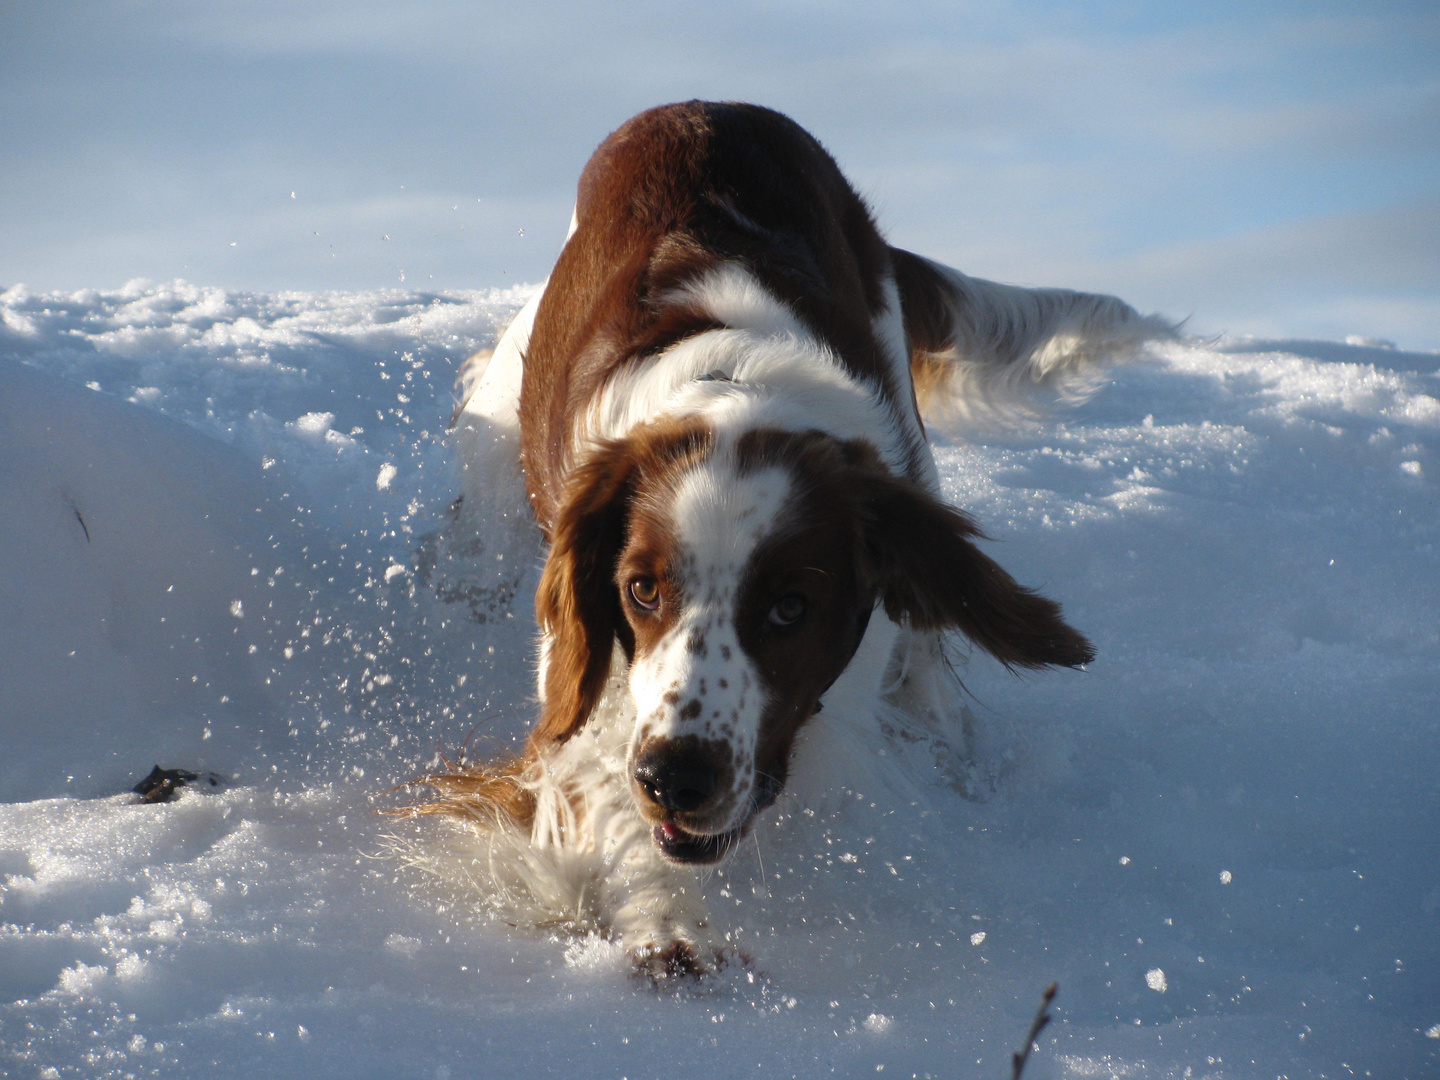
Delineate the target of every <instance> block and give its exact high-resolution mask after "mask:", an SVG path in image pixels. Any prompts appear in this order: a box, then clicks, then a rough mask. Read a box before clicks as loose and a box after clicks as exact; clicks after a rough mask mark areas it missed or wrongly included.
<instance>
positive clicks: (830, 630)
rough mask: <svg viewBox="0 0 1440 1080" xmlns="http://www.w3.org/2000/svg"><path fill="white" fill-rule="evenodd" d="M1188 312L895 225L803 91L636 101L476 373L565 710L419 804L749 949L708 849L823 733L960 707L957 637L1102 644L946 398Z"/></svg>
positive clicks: (657, 938)
mask: <svg viewBox="0 0 1440 1080" xmlns="http://www.w3.org/2000/svg"><path fill="white" fill-rule="evenodd" d="M1169 332H1170V328H1169V327H1168V326H1166V325H1165V324H1164V323H1162V322H1160V321H1159V320H1156V319H1153V318H1142V317H1141V316H1139V315H1137V314H1136V313H1135V311H1134V310H1132V309H1131V308H1129V307H1128V306H1126V305H1125V304H1123V303H1121V302H1120V301H1119V300H1116V299H1114V298H1113V297H1106V296H1094V295H1086V294H1081V293H1074V292H1068V291H1063V290H1028V289H1020V288H1015V287H1010V286H1004V285H997V284H994V283H991V282H986V281H980V280H977V279H974V278H969V277H966V276H964V275H962V274H960V273H959V272H957V271H955V270H951V269H949V268H946V267H943V266H940V265H938V264H936V263H933V262H930V261H928V260H925V259H923V258H921V257H919V256H917V255H913V254H910V253H909V252H906V251H901V250H899V249H896V248H893V247H890V246H889V245H887V244H886V242H885V241H884V239H883V238H882V237H881V236H880V234H879V232H878V231H877V230H876V227H875V225H874V223H873V221H872V220H871V217H870V214H869V212H868V210H867V208H866V206H865V204H864V202H863V201H862V200H861V199H860V197H859V196H858V195H856V193H855V192H854V191H853V190H852V189H851V187H850V186H849V184H848V183H847V182H846V180H845V178H844V177H843V176H842V175H841V174H840V171H839V169H838V168H837V167H836V165H835V163H834V161H833V160H832V159H831V158H830V156H829V155H828V154H827V153H826V152H825V150H824V149H822V148H821V146H820V145H819V143H817V142H816V141H815V139H813V138H812V137H811V136H810V135H808V134H807V133H806V132H805V131H803V130H802V129H801V128H800V127H798V126H797V125H796V124H795V123H794V122H792V121H791V120H789V119H787V118H786V117H784V116H782V115H780V114H778V113H775V112H772V111H770V110H767V109H763V108H758V107H756V106H752V105H742V104H713V103H706V102H687V103H685V104H680V105H670V106H665V107H662V108H657V109H652V110H650V111H648V112H645V113H642V114H641V115H639V116H637V117H635V118H634V119H633V120H631V121H629V122H628V123H627V124H625V125H624V126H623V127H621V128H620V129H619V130H618V131H616V132H615V133H614V134H612V135H611V136H610V137H609V138H608V139H606V140H605V142H604V143H602V144H601V146H600V148H599V149H598V150H597V151H596V152H595V154H594V156H593V157H592V158H591V159H590V162H589V164H588V165H587V166H586V168H585V171H584V173H583V175H582V176H581V178H580V185H579V193H578V198H577V203H576V209H575V218H574V222H573V224H572V228H571V232H570V236H569V238H568V240H567V242H566V244H565V247H564V250H563V251H562V252H561V254H560V258H559V261H558V262H557V263H556V265H555V268H554V271H553V273H552V274H551V276H550V278H549V280H548V281H547V283H546V285H545V287H544V289H543V291H542V293H541V294H540V295H538V296H537V297H535V299H533V300H532V301H531V302H530V303H529V304H528V305H527V306H526V307H525V309H524V310H523V311H522V312H521V313H520V314H519V316H517V318H516V320H515V321H514V323H513V324H512V325H511V326H510V328H509V330H508V331H507V332H506V334H505V336H504V338H503V339H502V340H501V342H500V343H499V345H498V346H497V348H496V350H495V353H494V355H493V357H492V358H491V359H490V361H489V363H488V365H487V366H484V367H483V368H479V367H478V366H477V368H476V369H473V370H472V371H471V372H470V373H469V378H468V385H467V387H466V390H467V397H466V399H465V402H464V404H463V405H462V409H461V411H460V413H459V414H458V424H457V426H458V428H459V430H460V447H461V455H462V457H463V459H464V466H465V469H466V476H467V480H466V493H465V495H464V499H465V500H466V505H467V507H468V520H469V521H470V522H471V523H472V525H473V526H474V527H475V528H477V529H480V530H482V531H483V530H484V529H487V528H488V529H489V530H490V532H491V534H492V536H491V539H490V541H489V545H490V547H491V548H493V549H494V550H495V553H496V557H502V558H503V557H504V555H505V554H506V552H507V550H509V551H510V552H512V553H513V552H514V551H517V550H521V548H520V546H519V545H518V544H517V543H515V542H512V541H507V540H505V539H504V538H503V537H500V538H498V539H497V538H496V536H497V534H496V527H495V524H494V522H493V521H492V522H490V523H488V524H486V523H485V522H484V521H483V519H484V518H485V517H486V516H487V515H489V516H491V517H494V518H497V519H498V518H501V517H503V516H504V514H503V513H502V512H501V510H500V507H501V506H502V505H503V499H504V496H505V491H506V489H507V487H508V488H509V489H511V491H512V497H511V500H510V501H511V503H512V504H513V503H514V502H515V501H516V500H515V499H514V498H513V490H514V489H515V488H516V487H518V485H519V484H520V483H521V482H522V481H521V469H522V468H523V484H524V486H525V488H526V490H527V492H528V498H529V502H530V505H531V507H532V508H533V512H534V516H535V518H536V519H537V520H538V523H539V526H540V529H541V531H542V532H543V534H544V538H545V540H546V541H548V544H549V550H548V555H547V556H546V558H545V563H544V569H543V573H542V575H541V579H540V584H539V589H538V593H537V596H536V611H537V615H538V618H539V623H540V630H541V640H540V700H541V707H540V715H539V719H538V721H537V722H536V724H535V726H534V729H533V731H532V732H531V734H530V737H529V740H528V743H527V745H526V748H525V751H524V753H523V755H521V756H520V757H518V758H516V759H514V760H510V761H505V762H499V763H496V764H495V765H494V766H493V767H488V768H481V769H471V770H459V771H456V772H453V773H450V774H446V775H443V776H438V777H431V778H428V779H429V782H431V783H432V784H434V785H435V786H437V787H438V788H439V789H440V791H441V793H442V795H441V798H440V800H439V801H437V802H435V803H432V804H429V805H427V806H425V807H424V808H423V809H424V811H426V812H434V813H444V814H452V815H456V816H460V817H464V818H468V819H470V820H472V821H478V822H480V823H481V824H482V825H483V826H484V829H483V830H482V831H483V832H484V834H485V835H486V836H488V837H489V838H490V839H489V842H490V843H491V844H492V845H498V847H492V849H491V850H490V857H489V860H488V865H489V867H490V872H493V873H494V874H495V875H496V876H497V879H504V880H500V881H499V883H498V885H497V889H498V890H500V891H503V892H505V893H507V895H509V896H510V898H511V899H512V901H513V898H514V895H515V894H516V893H517V891H518V892H523V893H525V895H526V896H527V897H529V898H530V900H529V902H530V903H531V904H532V906H533V907H534V908H535V914H534V916H533V918H534V921H537V922H542V921H545V920H546V917H547V915H546V913H547V912H548V913H549V917H550V918H552V919H554V918H560V919H564V920H568V921H570V922H572V923H576V924H578V925H580V926H582V927H584V928H588V929H595V930H599V931H600V932H602V933H606V934H609V935H611V936H613V937H615V938H616V939H618V940H619V941H620V942H621V943H622V944H623V945H624V946H625V947H626V948H627V949H628V950H629V951H630V953H631V955H632V956H633V957H634V958H635V960H636V961H637V963H639V964H640V965H641V966H642V967H644V968H646V969H648V970H650V971H652V972H654V973H657V974H665V973H673V972H679V971H688V972H701V971H704V970H706V969H707V968H708V967H710V966H711V965H713V964H714V963H715V962H716V961H717V960H718V959H719V958H721V957H722V956H723V955H724V946H723V941H722V939H721V938H720V936H719V935H717V934H716V933H715V931H713V930H712V929H711V928H710V926H709V925H708V916H707V915H706V912H705V907H704V904H703V902H702V901H701V899H700V897H699V895H698V890H697V886H696V882H695V877H694V874H693V871H692V868H693V867H695V866H698V865H704V864H710V863H715V862H718V861H720V860H722V859H724V858H725V857H726V855H727V854H728V853H729V852H731V851H732V850H733V849H734V847H735V845H736V844H737V843H738V842H739V841H740V840H741V839H742V838H744V837H745V836H746V835H747V834H748V833H749V832H750V831H751V830H752V829H753V828H754V827H755V823H756V819H757V817H758V816H759V815H760V814H761V813H762V812H763V811H764V810H765V809H766V808H767V807H769V806H770V805H771V804H772V803H774V802H775V801H776V799H777V797H778V796H779V795H780V794H781V793H782V792H784V791H785V790H786V787H787V779H788V778H790V776H791V774H792V770H795V769H803V768H804V765H805V763H804V760H803V759H804V758H805V756H806V755H807V754H809V755H811V756H812V757H813V758H814V759H815V760H821V761H823V760H824V759H825V754H824V749H823V743H824V740H825V739H826V738H827V731H830V730H832V729H834V728H836V727H837V726H848V727H850V728H852V729H853V728H855V727H857V726H858V727H865V726H867V725H868V726H869V727H870V728H872V729H874V728H876V727H877V726H878V725H880V724H881V723H882V722H883V718H885V717H887V716H888V717H893V716H895V715H896V714H897V713H904V712H907V711H908V712H909V713H910V714H912V715H913V716H919V715H920V714H926V713H929V714H940V713H943V712H944V711H945V710H946V707H947V699H950V700H953V698H954V696H955V693H956V691H957V690H958V685H957V684H956V683H955V682H954V681H953V676H949V668H948V665H946V664H945V663H944V661H943V656H942V651H941V647H940V642H941V638H942V635H944V634H945V633H946V632H947V631H959V632H960V633H961V634H963V635H964V636H966V637H968V638H969V639H970V641H972V642H973V643H974V644H975V645H978V646H979V647H980V648H982V649H984V650H986V651H988V652H990V653H991V654H993V655H994V656H995V657H997V658H998V659H999V660H1000V661H1001V662H1002V663H1004V664H1006V665H1008V666H1012V667H1020V668H1040V667H1044V666H1047V665H1056V666H1064V667H1078V666H1079V665H1082V664H1084V663H1086V662H1087V661H1088V660H1090V659H1091V657H1092V650H1091V647H1090V645H1089V643H1088V642H1087V641H1086V640H1085V638H1084V637H1082V636H1081V635H1080V634H1079V633H1078V632H1077V631H1075V630H1074V629H1072V628H1071V627H1070V626H1069V625H1067V624H1066V623H1065V622H1064V621H1063V619H1062V618H1061V616H1060V608H1059V606H1058V605H1057V604H1055V603H1053V602H1052V601H1050V600H1047V599H1045V598H1043V597H1041V596H1038V595H1036V594H1035V593H1033V592H1030V591H1029V590H1027V589H1024V588H1022V587H1021V586H1019V585H1018V584H1016V582H1015V581H1014V580H1013V579H1012V578H1011V577H1010V575H1009V574H1007V573H1006V572H1005V571H1004V570H1003V569H1001V567H1000V566H999V565H997V564H996V563H995V562H994V561H992V560H991V559H990V558H989V557H988V556H986V555H985V554H983V553H982V552H981V551H980V550H979V549H978V548H977V547H976V545H975V543H974V540H975V538H976V537H977V536H978V535H979V533H978V530H977V528H976V526H975V525H974V524H973V523H972V521H971V520H970V519H969V518H968V517H967V516H966V515H965V514H963V513H962V512H961V511H959V510H957V509H955V508H953V507H950V506H947V505H946V504H945V503H944V502H942V501H941V500H940V498H939V497H938V480H937V475H936V470H935V465H934V462H933V459H932V456H931V453H930V450H929V447H928V445H927V442H926V436H925V428H924V426H923V423H922V419H921V408H922V406H924V407H925V408H926V410H927V413H928V412H929V411H930V410H932V409H936V410H940V411H944V412H948V413H952V414H954V413H960V414H964V413H965V412H966V411H967V410H971V409H974V408H976V407H978V406H979V405H980V404H982V403H984V402H991V403H995V402H997V401H998V402H1001V403H1003V402H1004V401H1007V400H1009V401H1013V400H1018V398H1019V397H1020V395H1021V392H1022V391H1023V390H1024V389H1025V388H1027V387H1036V386H1039V387H1042V388H1051V389H1053V390H1056V391H1061V390H1063V389H1064V387H1065V386H1067V385H1069V384H1070V383H1071V382H1072V381H1073V379H1074V378H1075V377H1078V376H1081V375H1083V373H1084V371H1085V369H1086V368H1087V367H1091V366H1093V365H1094V363H1096V362H1098V361H1100V360H1102V359H1104V358H1106V357H1108V356H1113V355H1114V354H1115V353H1117V352H1121V351H1125V350H1130V349H1133V348H1134V347H1135V346H1136V345H1137V344H1138V343H1139V342H1141V341H1143V340H1145V339H1147V338H1151V337H1156V336H1163V335H1166V334H1168V333H1169ZM497 499H498V500H501V501H500V502H497ZM511 516H512V517H513V513H512V515H511ZM507 527H510V528H512V529H513V528H523V527H521V526H518V525H516V524H515V523H513V522H512V523H511V525H510V526H507ZM513 561H514V556H513V554H512V563H513ZM512 585H513V582H512ZM497 595H498V596H499V597H500V598H501V599H502V600H503V599H505V589H504V588H501V589H499V590H498V592H497ZM501 848H503V849H504V852H505V853H506V854H503V856H502V857H497V855H496V852H497V851H499V850H500V849H501ZM507 859H508V860H509V863H510V870H509V871H507V870H506V869H505V868H504V866H503V865H501V864H504V863H505V862H506V860H507ZM497 866H498V867H499V868H498V869H497ZM507 875H508V876H507Z"/></svg>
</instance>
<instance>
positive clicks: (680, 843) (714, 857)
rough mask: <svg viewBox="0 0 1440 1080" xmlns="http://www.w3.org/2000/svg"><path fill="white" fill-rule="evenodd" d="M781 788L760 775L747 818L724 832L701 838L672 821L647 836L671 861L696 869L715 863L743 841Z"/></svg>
mask: <svg viewBox="0 0 1440 1080" xmlns="http://www.w3.org/2000/svg"><path fill="white" fill-rule="evenodd" d="M781 785H782V782H781V781H779V780H776V779H775V778H774V777H773V776H761V777H760V778H759V782H758V783H757V784H756V786H755V792H754V794H753V795H752V796H751V801H750V814H749V816H748V817H747V818H746V819H745V820H744V821H743V822H742V823H741V824H739V825H737V826H736V827H735V828H733V829H729V830H727V831H726V832H722V833H715V834H714V835H713V836H704V835H702V834H700V833H693V832H690V831H689V830H688V829H686V828H684V827H682V826H680V825H676V824H675V823H674V822H673V821H665V822H661V823H660V824H659V825H656V826H655V828H654V829H653V830H652V831H651V833H650V835H651V837H652V838H653V839H654V840H655V846H656V847H657V848H659V849H660V854H661V855H664V856H665V857H666V858H667V859H670V860H671V861H673V862H678V863H690V864H692V865H695V866H707V865H709V864H711V863H717V862H719V861H720V860H721V859H723V858H725V856H726V855H728V854H730V850H731V848H733V847H734V846H735V845H736V844H738V843H739V842H740V841H741V840H743V839H744V838H745V834H746V833H748V832H749V831H750V826H751V825H753V824H754V823H755V819H756V818H757V817H759V816H760V812H761V811H762V810H765V809H766V808H767V807H769V806H770V805H771V804H772V803H773V802H774V801H775V799H776V797H777V796H778V795H779V794H780V788H781Z"/></svg>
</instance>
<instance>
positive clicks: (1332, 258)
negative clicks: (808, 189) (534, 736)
mask: <svg viewBox="0 0 1440 1080" xmlns="http://www.w3.org/2000/svg"><path fill="white" fill-rule="evenodd" d="M0 20H3V26H4V30H3V31H0V104H3V108H0V144H3V145H4V146H5V147H6V150H5V167H4V168H3V169H0V286H3V285H10V284H14V283H18V282H23V283H25V284H26V285H28V286H29V287H30V288H32V289H36V290H48V289H66V290H68V289H76V288H82V287H95V288H109V287H114V286H117V285H119V284H121V283H122V282H124V281H125V280H127V279H129V278H133V277H148V278H152V279H157V280H160V279H167V278H171V277H183V278H186V279H189V280H192V281H197V282H202V283H205V284H214V285H221V286H225V287H229V288H251V289H264V290H276V289H286V288H294V289H329V288H343V289H366V288H376V287H382V286H387V285H398V284H401V283H402V281H401V276H402V274H403V284H404V285H405V286H407V287H418V288H429V287H435V288H464V287H476V286H490V285H505V284H510V283H514V282H516V281H534V280H538V279H539V278H541V277H543V275H544V274H545V272H546V269H547V267H548V266H549V263H550V261H551V260H552V259H553V258H554V256H555V254H556V251H557V249H558V245H559V243H560V240H561V238H562V236H563V230H564V226H565V223H566V220H567V218H568V214H569V206H570V201H571V198H572V191H573V185H574V181H575V177H576V175H577V173H578V171H579V169H580V167H581V166H582V165H583V163H584V161H585V158H586V157H587V156H588V154H589V152H590V150H591V149H593V147H594V145H595V144H596V143H597V142H598V141H599V140H600V139H601V138H603V137H604V135H605V134H606V133H607V132H608V131H609V130H611V129H612V128H613V127H615V126H616V125H617V124H618V123H620V122H621V121H623V120H624V119H625V118H626V117H627V116H629V115H631V114H632V113H634V112H636V111H638V110H639V109H641V108H644V107H646V106H649V105H652V104H657V103H659V102H662V101H668V100H675V99H679V98H686V97H721V98H738V99H747V100H752V101H758V102H761V103H764V104H768V105H771V106H773V107H776V108H779V109H781V110H783V111H786V112H788V113H790V114H791V115H792V116H794V117H795V118H796V119H797V120H799V121H800V122H801V123H803V124H804V125H805V126H807V127H808V128H809V129H810V130H811V131H813V132H814V133H815V134H816V135H817V136H818V137H819V138H820V139H821V141H823V142H824V143H825V144H826V145H827V146H828V147H829V148H830V149H831V151H832V152H833V153H834V154H835V156H836V157H837V158H838V159H839V161H840V162H841V165H842V166H843V167H844V168H845V170H846V171H847V173H848V174H849V175H850V177H851V179H852V180H853V181H854V182H855V184H856V185H857V186H858V187H859V188H860V189H861V190H862V191H863V192H864V193H865V194H866V195H867V196H868V197H869V198H870V199H871V201H872V203H873V204H874V206H875V208H876V211H877V214H878V216H879V218H880V220H881V223H882V225H883V226H884V227H885V228H886V229H887V231H888V232H889V233H890V235H891V238H892V239H893V240H894V242H896V243H898V244H901V245H902V246H908V247H912V248H914V249H916V250H918V251H921V252H923V253H925V254H928V255H931V256H934V257H936V258H940V259H942V260H944V261H947V262H950V263H952V264H953V265H956V266H958V267H960V268H961V269H963V270H966V271H967V272H970V273H974V274H978V275H981V276H986V277H992V278H998V279H1001V280H1007V281H1017V282H1022V283H1027V284H1060V285H1070V286H1074V287H1079V288H1087V289H1100V290H1104V291H1110V292H1115V293H1118V294H1119V295H1121V296H1124V297H1125V298H1126V299H1127V300H1130V301H1131V302H1133V303H1135V304H1136V305H1137V306H1139V307H1142V308H1144V309H1147V310H1158V311H1162V312H1164V313H1165V314H1167V315H1170V316H1173V317H1176V318H1183V317H1187V316H1188V317H1190V318H1191V323H1190V326H1191V327H1192V328H1193V329H1195V330H1197V331H1200V332H1204V333H1215V332H1219V331H1223V330H1229V331H1232V332H1239V333H1254V334H1261V335H1282V336H1290V337H1295V336H1316V337H1330V338H1334V337H1343V336H1345V335H1348V334H1359V335H1367V336H1379V337H1385V338H1390V339H1393V340H1395V341H1397V342H1399V343H1400V344H1401V345H1402V346H1406V347H1411V348H1427V349H1437V348H1440V60H1437V57H1440V6H1437V5H1435V4H1433V3H1424V4H1421V3H1413V4H1405V3H1384V2H1380V3H1369V4H1359V3H1345V4H1339V3H1323V2H1316V3H1288V4H1273V3H1271V4H1267V3H1235V4H1230V3H1198V4H1193V5H1189V6H1184V5H1176V4H1169V3H1166V4H1159V3H1124V2H1119V3H1064V2H1052V3H1018V4H1017V3H992V2H975V3H914V4H900V3H893V4H883V5H882V4H857V3H844V2H827V3H810V2H778V0H777V2H768V3H767V2H740V3H730V4H695V3H688V2H681V0H675V2H668V3H660V2H657V3H652V2H648V0H645V2H637V3H626V4H614V3H604V2H596V0H592V2H588V3H553V2H532V3H528V4H524V5H519V4H507V5H501V4H492V3H484V2H479V3H477V2H468V3H462V2H456V3H445V2H412V3H408V4H395V3H393V2H384V3H381V2H374V0H346V2H343V3H329V2H309V3H307V2H292V3H269V2H263V0H258V2H257V0H251V2H245V3H241V2H231V0H208V2H204V3H178V2H165V0H160V2H142V0H129V2H106V3H101V2H86V0H71V2H67V3H47V2H39V3H37V2H34V0H31V2H30V3H16V2H13V0H0ZM292 193H293V196H292ZM522 230H523V232H522ZM387 238H388V239H387Z"/></svg>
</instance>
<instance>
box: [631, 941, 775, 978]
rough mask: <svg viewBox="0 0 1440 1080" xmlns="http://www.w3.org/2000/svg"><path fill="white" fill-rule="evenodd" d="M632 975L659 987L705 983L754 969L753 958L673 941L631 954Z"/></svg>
mask: <svg viewBox="0 0 1440 1080" xmlns="http://www.w3.org/2000/svg"><path fill="white" fill-rule="evenodd" d="M630 965H631V972H632V974H634V976H635V977H636V978H638V979H648V980H649V981H650V982H652V983H654V984H655V985H656V986H673V985H677V984H678V983H680V982H690V983H696V984H699V983H704V982H706V981H707V980H710V979H712V978H714V977H715V976H717V975H719V974H720V973H722V972H724V971H726V970H728V969H732V968H740V969H744V970H749V969H750V968H751V961H750V956H749V954H748V953H745V952H743V951H742V950H740V949H721V948H710V947H706V946H703V945H697V944H695V943H694V942H690V941H671V942H668V943H666V944H664V945H646V946H641V947H639V948H632V949H631V950H630Z"/></svg>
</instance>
